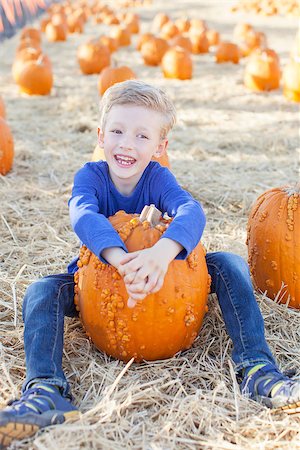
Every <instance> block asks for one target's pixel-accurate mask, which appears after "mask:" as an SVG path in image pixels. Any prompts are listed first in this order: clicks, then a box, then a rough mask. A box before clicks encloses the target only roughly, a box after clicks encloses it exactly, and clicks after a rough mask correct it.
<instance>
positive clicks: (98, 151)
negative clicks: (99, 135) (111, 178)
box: [92, 145, 170, 169]
mask: <svg viewBox="0 0 300 450" xmlns="http://www.w3.org/2000/svg"><path fill="white" fill-rule="evenodd" d="M100 159H101V160H102V161H105V159H106V158H105V155H104V150H103V148H102V147H99V145H96V147H95V149H94V152H93V156H92V161H99V160H100ZM152 161H157V162H159V164H160V165H161V166H164V167H168V169H170V162H169V157H168V154H167V151H165V152H164V154H163V155H162V156H161V157H160V158H156V157H155V156H153V157H152Z"/></svg>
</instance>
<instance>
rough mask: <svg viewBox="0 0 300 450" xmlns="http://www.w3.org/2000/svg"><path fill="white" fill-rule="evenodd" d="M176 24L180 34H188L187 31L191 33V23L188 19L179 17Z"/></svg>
mask: <svg viewBox="0 0 300 450" xmlns="http://www.w3.org/2000/svg"><path fill="white" fill-rule="evenodd" d="M174 23H175V25H176V27H177V28H178V30H179V32H180V33H186V32H187V31H189V29H190V26H191V22H190V20H189V19H188V18H187V17H179V18H178V19H176V20H175V22H174Z"/></svg>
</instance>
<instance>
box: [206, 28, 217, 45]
mask: <svg viewBox="0 0 300 450" xmlns="http://www.w3.org/2000/svg"><path fill="white" fill-rule="evenodd" d="M205 34H206V37H207V40H208V45H209V47H211V46H213V45H218V44H219V42H220V33H219V32H218V31H217V30H213V29H209V30H206V32H205Z"/></svg>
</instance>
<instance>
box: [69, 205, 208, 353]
mask: <svg viewBox="0 0 300 450" xmlns="http://www.w3.org/2000/svg"><path fill="white" fill-rule="evenodd" d="M109 221H110V222H111V224H112V226H113V227H114V228H115V230H116V231H117V232H118V233H119V235H120V237H121V239H122V240H123V241H124V242H125V244H126V247H127V249H128V251H129V252H133V251H137V250H140V249H144V248H149V247H152V246H153V245H154V244H155V243H156V242H157V241H158V240H159V238H160V237H161V236H162V235H163V233H164V231H165V230H166V228H167V226H168V224H169V223H170V222H171V220H169V219H168V220H167V219H162V218H161V217H160V212H159V211H158V210H157V209H156V208H154V207H153V206H146V207H145V208H144V210H143V211H142V213H141V214H140V215H138V214H126V213H125V212H124V211H119V212H117V213H116V214H115V215H114V216H111V217H109ZM77 264H78V267H79V269H78V271H77V272H76V273H75V275H74V281H75V305H76V308H77V309H78V310H79V312H80V318H81V321H82V323H83V326H84V328H85V331H86V333H87V334H88V336H89V337H90V338H91V340H92V341H93V342H94V344H95V345H96V347H97V348H98V349H100V350H102V351H104V352H106V353H107V354H109V355H111V356H113V357H114V358H118V359H121V360H124V361H128V360H129V359H131V358H132V357H134V359H135V360H136V361H141V360H157V359H164V358H170V357H172V356H173V355H175V354H176V353H177V352H179V351H181V350H184V349H187V348H190V347H191V345H192V344H193V342H194V340H195V338H196V336H197V335H198V332H199V329H200V327H201V324H202V321H203V317H204V315H205V313H206V311H207V298H208V293H209V286H210V278H209V275H208V273H207V267H206V261H205V251H204V248H203V247H202V244H201V243H199V244H198V245H197V247H196V248H195V249H194V250H193V252H192V253H191V254H190V255H189V256H188V258H187V259H186V260H185V261H182V260H174V261H172V262H171V263H170V265H169V268H168V271H167V274H166V276H165V279H164V284H163V287H162V288H161V289H160V291H159V292H157V293H156V294H150V295H148V296H147V297H145V299H144V300H142V301H138V302H137V303H136V305H135V306H134V307H133V308H129V307H128V306H127V300H128V294H127V291H126V288H125V284H124V282H123V278H122V277H121V276H120V275H119V273H118V271H117V270H116V269H115V268H114V267H113V266H110V265H108V264H104V263H102V262H101V261H100V260H99V259H98V258H97V257H96V256H95V255H94V254H93V253H92V252H91V251H89V250H88V249H87V248H86V247H82V248H81V250H80V257H79V261H78V263H77Z"/></svg>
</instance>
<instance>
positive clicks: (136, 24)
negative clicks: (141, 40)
mask: <svg viewBox="0 0 300 450" xmlns="http://www.w3.org/2000/svg"><path fill="white" fill-rule="evenodd" d="M124 24H125V25H126V26H127V29H128V30H129V32H130V33H131V34H138V33H139V31H140V19H139V16H138V15H137V14H134V13H129V12H128V13H126V15H125V18H124Z"/></svg>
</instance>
